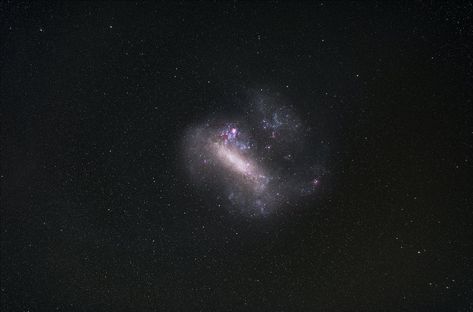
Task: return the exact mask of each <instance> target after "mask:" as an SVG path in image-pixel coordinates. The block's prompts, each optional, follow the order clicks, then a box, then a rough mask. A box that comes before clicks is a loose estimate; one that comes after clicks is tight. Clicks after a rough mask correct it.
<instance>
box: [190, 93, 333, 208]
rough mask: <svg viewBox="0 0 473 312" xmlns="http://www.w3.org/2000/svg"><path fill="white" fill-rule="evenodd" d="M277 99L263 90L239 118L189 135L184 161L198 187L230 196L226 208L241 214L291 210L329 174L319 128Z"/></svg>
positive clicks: (202, 126)
mask: <svg viewBox="0 0 473 312" xmlns="http://www.w3.org/2000/svg"><path fill="white" fill-rule="evenodd" d="M275 100H276V99H275V97H274V96H270V95H266V94H264V93H263V92H262V90H261V91H260V92H256V93H255V94H254V95H253V96H252V98H250V100H249V103H248V105H247V106H246V107H244V108H243V109H242V110H241V112H240V118H234V119H232V120H228V119H225V116H222V117H220V118H213V119H211V120H207V121H206V122H204V123H200V124H197V125H193V126H191V127H189V128H188V129H187V131H186V133H185V135H184V140H183V141H184V143H183V153H184V162H185V166H186V167H187V168H188V171H189V175H190V179H191V181H192V182H193V184H194V186H195V187H198V188H199V187H200V188H205V189H207V190H208V191H209V192H213V193H215V196H223V197H225V198H226V201H225V202H226V203H225V206H226V207H227V208H229V209H230V210H231V211H238V212H240V213H241V214H242V215H246V216H252V217H258V216H260V217H261V216H266V215H271V214H273V213H277V212H278V211H281V210H284V209H291V206H293V203H294V202H297V201H299V200H300V199H301V197H306V198H310V195H312V194H313V193H314V192H315V191H316V190H317V188H319V186H320V183H323V181H324V178H325V176H326V175H327V172H328V169H327V168H325V167H324V166H323V161H324V157H326V156H327V152H328V150H327V148H326V147H324V146H322V144H321V143H320V142H315V141H314V136H313V135H311V132H312V131H315V130H314V129H311V128H310V127H309V126H308V125H307V124H305V123H304V122H303V121H302V120H301V119H300V118H299V117H298V115H297V114H296V112H295V111H294V110H293V109H291V108H290V107H288V106H283V104H280V103H278V104H274V102H275ZM317 143H318V144H317ZM317 148H318V150H319V153H316V152H315V151H316V150H317ZM321 150H323V151H324V156H323V157H322V156H321V153H320V151H321ZM309 200H313V198H310V199H309Z"/></svg>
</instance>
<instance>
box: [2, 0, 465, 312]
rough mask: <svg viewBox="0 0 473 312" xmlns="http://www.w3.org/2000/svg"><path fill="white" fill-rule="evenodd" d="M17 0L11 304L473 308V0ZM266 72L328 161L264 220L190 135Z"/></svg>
mask: <svg viewBox="0 0 473 312" xmlns="http://www.w3.org/2000/svg"><path fill="white" fill-rule="evenodd" d="M0 12H1V14H2V16H3V17H1V18H0V20H1V38H2V40H1V52H0V53H1V103H2V104H1V107H2V127H1V167H2V170H1V180H2V181H1V183H2V184H1V211H2V212H1V310H2V311H53V310H55V309H56V310H60V311H78V310H87V311H107V310H108V311H121V310H123V311H144V310H156V309H159V310H161V311H177V310H179V311H198V310H203V311H233V310H235V311H257V310H258V311H315V310H320V311H379V310H388V311H401V310H402V311H404V310H405V311H471V310H473V248H472V247H473V246H472V245H473V243H472V237H473V210H472V208H473V207H472V206H473V205H472V204H473V201H472V182H473V181H472V176H471V175H470V173H471V172H470V171H471V170H470V169H471V163H472V162H473V159H472V133H473V132H472V131H473V130H472V119H473V118H472V95H473V91H472V90H473V87H472V85H473V84H472V82H473V79H472V78H473V67H472V65H473V52H472V44H471V42H472V41H473V29H472V27H471V24H472V16H473V4H472V3H471V2H463V3H462V2H456V3H455V4H446V3H445V4H444V3H443V2H440V3H438V4H435V5H431V4H425V3H420V2H411V3H408V4H397V3H394V2H350V3H343V2H336V3H331V2H330V3H329V2H327V3H326V2H323V3H322V2H313V3H312V2H304V3H299V4H284V3H278V2H259V3H250V2H226V3H218V4H215V3H210V2H201V3H198V2H190V3H174V4H164V3H160V4H153V3H145V4H143V3H137V4H135V3H132V2H129V3H78V2H71V3H53V2H51V3H48V2H32V3H28V2H17V1H12V2H3V3H2V4H1V6H0ZM259 89H264V90H265V91H266V92H268V93H270V94H275V95H277V94H280V96H281V97H284V99H285V101H286V103H288V104H290V105H293V106H294V107H295V109H296V110H297V111H298V112H299V114H300V115H301V116H302V117H303V119H304V122H306V123H307V124H309V125H310V126H311V127H312V128H313V129H316V131H318V132H319V133H320V136H321V137H324V141H325V142H326V144H327V145H328V146H329V147H330V148H329V154H328V156H327V161H326V164H325V166H326V169H327V172H329V174H328V175H327V179H326V181H324V183H325V184H324V185H323V186H322V187H321V189H320V191H319V192H318V194H317V198H316V199H315V200H311V201H307V202H306V203H301V204H300V205H299V207H287V212H286V213H284V214H282V215H279V216H273V217H271V218H263V219H248V218H244V217H239V216H237V215H233V214H229V213H228V211H227V210H226V209H225V208H224V207H223V206H221V205H220V202H219V201H218V200H214V201H212V200H209V198H208V196H207V195H205V194H201V193H200V192H199V191H197V190H195V189H194V188H193V187H192V185H190V183H189V180H188V179H187V176H186V174H185V170H184V164H183V163H182V157H181V155H180V149H179V144H180V142H181V137H182V134H183V132H184V130H185V129H186V127H188V125H189V124H191V123H193V122H196V121H198V120H200V119H201V118H203V117H205V116H206V115H208V114H212V113H214V112H220V113H222V112H223V113H224V112H226V111H234V110H235V109H236V108H238V106H239V105H240V104H241V103H242V99H245V97H247V95H248V94H251V92H253V91H254V90H259ZM206 196H207V197H206Z"/></svg>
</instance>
